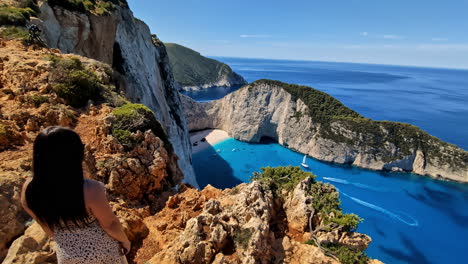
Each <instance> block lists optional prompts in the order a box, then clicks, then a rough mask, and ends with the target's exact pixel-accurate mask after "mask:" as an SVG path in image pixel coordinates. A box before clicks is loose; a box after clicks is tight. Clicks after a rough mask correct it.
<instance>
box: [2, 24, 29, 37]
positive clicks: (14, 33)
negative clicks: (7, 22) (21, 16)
mask: <svg viewBox="0 0 468 264" xmlns="http://www.w3.org/2000/svg"><path fill="white" fill-rule="evenodd" d="M28 36H29V34H28V31H27V30H26V29H25V28H23V27H15V26H13V27H12V26H9V27H5V28H3V29H1V30H0V38H6V39H19V40H27V39H28Z"/></svg>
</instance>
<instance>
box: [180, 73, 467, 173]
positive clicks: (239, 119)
mask: <svg viewBox="0 0 468 264" xmlns="http://www.w3.org/2000/svg"><path fill="white" fill-rule="evenodd" d="M182 101H183V103H184V109H185V114H186V118H187V120H188V126H189V129H190V130H200V129H205V128H219V129H223V130H225V131H227V132H228V133H229V135H230V136H232V137H234V138H235V139H238V140H242V141H248V142H259V141H260V140H261V138H262V137H269V138H273V139H275V140H277V141H278V142H279V144H281V145H284V146H286V147H288V148H290V149H293V150H295V151H298V152H301V153H304V154H307V155H309V156H311V157H314V158H316V159H319V160H323V161H329V162H336V163H343V164H352V165H355V166H358V167H362V168H368V169H373V170H392V171H409V172H414V173H416V174H420V175H427V176H430V177H435V178H443V179H450V180H455V181H460V182H468V153H467V152H466V151H464V150H462V149H460V148H458V147H456V146H454V145H451V144H448V143H445V142H443V141H441V140H439V139H437V138H435V137H432V136H430V135H428V134H427V133H426V132H424V131H422V130H420V129H418V128H416V127H414V126H411V125H408V124H401V123H394V122H386V121H382V122H378V121H373V120H370V119H366V118H364V117H362V116H360V115H359V114H358V113H356V112H354V111H352V110H351V109H349V108H346V107H345V106H344V105H342V104H341V103H340V102H339V101H337V100H336V99H334V98H333V97H331V96H329V95H326V94H324V93H322V92H319V91H316V90H314V89H312V88H310V87H303V86H294V85H289V84H285V83H280V82H274V81H268V80H261V81H257V82H254V83H252V84H249V85H246V86H245V87H243V88H242V89H240V90H238V91H236V92H234V93H232V94H229V95H227V96H226V97H224V98H222V99H220V100H217V101H213V102H209V103H203V104H201V103H197V102H195V101H193V100H191V99H190V98H188V97H186V96H184V97H183V100H182Z"/></svg>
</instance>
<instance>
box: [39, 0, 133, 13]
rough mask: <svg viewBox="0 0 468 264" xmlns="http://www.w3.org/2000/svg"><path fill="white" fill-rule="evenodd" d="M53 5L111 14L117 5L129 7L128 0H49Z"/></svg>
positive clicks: (81, 11) (86, 11) (82, 11)
mask: <svg viewBox="0 0 468 264" xmlns="http://www.w3.org/2000/svg"><path fill="white" fill-rule="evenodd" d="M47 2H48V3H49V5H51V6H60V7H62V8H65V9H67V10H70V11H75V12H80V13H92V14H95V15H98V16H99V15H109V14H110V13H111V12H112V11H113V10H115V9H116V8H117V6H122V7H128V3H127V1H126V0H47Z"/></svg>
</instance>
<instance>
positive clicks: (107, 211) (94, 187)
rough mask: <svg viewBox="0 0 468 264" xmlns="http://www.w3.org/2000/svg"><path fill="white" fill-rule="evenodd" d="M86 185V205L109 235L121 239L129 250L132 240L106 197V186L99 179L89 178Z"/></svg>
mask: <svg viewBox="0 0 468 264" xmlns="http://www.w3.org/2000/svg"><path fill="white" fill-rule="evenodd" d="M85 186H86V188H85V203H86V207H87V208H89V209H90V210H91V212H92V213H93V215H94V216H95V217H96V218H97V220H98V221H99V224H100V225H101V227H102V229H104V231H106V232H107V234H109V236H111V237H113V238H114V239H116V240H118V241H120V242H121V243H122V244H123V245H124V247H125V248H126V249H127V250H129V248H130V241H129V240H128V238H127V235H126V234H125V232H124V229H123V227H122V225H121V224H120V221H119V219H118V218H117V216H116V215H115V214H114V212H112V208H111V207H110V205H109V201H108V200H107V197H106V188H105V186H104V184H102V183H100V182H98V181H93V180H87V181H86V185H85ZM127 246H128V248H127Z"/></svg>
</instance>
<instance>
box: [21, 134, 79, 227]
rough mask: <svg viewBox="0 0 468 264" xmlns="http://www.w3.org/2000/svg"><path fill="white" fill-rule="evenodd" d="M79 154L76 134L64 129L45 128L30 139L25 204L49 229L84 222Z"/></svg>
mask: <svg viewBox="0 0 468 264" xmlns="http://www.w3.org/2000/svg"><path fill="white" fill-rule="evenodd" d="M83 157H84V145H83V143H82V142H81V139H80V136H79V135H78V134H77V133H76V132H74V131H73V130H71V129H68V128H64V127H59V126H52V127H48V128H46V129H44V130H42V131H41V132H40V133H39V135H38V136H37V137H36V139H35V141H34V147H33V179H32V181H31V182H30V183H29V185H28V187H27V189H26V193H25V196H26V203H27V205H28V207H29V208H30V209H31V210H32V211H33V212H34V214H35V215H36V216H37V218H38V219H39V221H41V222H43V223H45V224H47V225H48V226H49V227H50V228H51V229H52V230H53V228H54V227H59V228H64V227H67V228H68V227H71V226H72V225H77V226H84V225H87V224H88V213H87V211H86V206H85V202H84V194H83V183H84V178H83V167H82V161H83Z"/></svg>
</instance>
